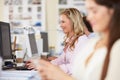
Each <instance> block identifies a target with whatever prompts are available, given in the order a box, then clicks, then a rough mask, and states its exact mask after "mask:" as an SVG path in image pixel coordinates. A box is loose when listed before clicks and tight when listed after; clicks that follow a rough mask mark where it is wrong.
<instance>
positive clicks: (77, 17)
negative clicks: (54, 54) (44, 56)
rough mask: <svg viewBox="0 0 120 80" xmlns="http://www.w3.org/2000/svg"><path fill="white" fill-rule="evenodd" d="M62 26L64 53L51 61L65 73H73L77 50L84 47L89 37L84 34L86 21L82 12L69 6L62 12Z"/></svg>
mask: <svg viewBox="0 0 120 80" xmlns="http://www.w3.org/2000/svg"><path fill="white" fill-rule="evenodd" d="M60 26H61V28H62V29H63V32H64V33H65V35H66V36H65V40H64V50H63V53H62V54H61V55H60V56H59V57H58V58H56V59H55V60H52V61H51V63H52V64H54V65H57V66H59V67H60V68H61V69H62V70H63V71H64V72H65V73H68V74H71V68H72V62H73V60H74V56H76V55H77V54H76V51H78V49H79V50H80V49H82V47H83V45H84V44H85V43H86V41H87V39H88V37H87V36H86V35H85V34H84V28H83V27H84V26H85V24H84V22H83V19H82V16H81V14H80V12H79V11H78V10H77V9H75V8H68V9H65V10H63V11H62V12H61V14H60Z"/></svg>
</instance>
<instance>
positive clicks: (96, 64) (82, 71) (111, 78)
mask: <svg viewBox="0 0 120 80" xmlns="http://www.w3.org/2000/svg"><path fill="white" fill-rule="evenodd" d="M98 40H99V38H95V39H92V40H90V42H89V43H88V45H86V47H85V48H84V49H83V50H82V51H81V52H80V54H78V56H76V59H75V61H74V65H73V69H72V73H73V75H72V76H73V77H74V78H75V80H100V77H101V72H102V68H103V63H104V59H105V56H106V54H107V48H106V47H105V46H104V47H101V48H99V49H97V50H96V51H95V53H94V55H93V56H92V58H91V59H90V61H89V63H88V64H87V66H86V65H85V61H86V59H87V58H88V56H89V55H90V53H92V52H93V50H94V47H95V45H96V43H97V41H98ZM110 55H111V56H110V64H109V68H108V74H107V76H106V78H105V80H120V39H119V40H117V41H116V42H115V43H114V45H113V48H112V51H111V54H110Z"/></svg>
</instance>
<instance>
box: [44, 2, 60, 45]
mask: <svg viewBox="0 0 120 80" xmlns="http://www.w3.org/2000/svg"><path fill="white" fill-rule="evenodd" d="M46 8H47V11H46V13H47V15H46V16H47V19H46V20H47V22H46V26H47V31H48V34H49V46H54V47H56V40H57V35H56V34H57V31H56V30H57V25H58V24H57V23H58V17H57V15H58V0H47V4H46Z"/></svg>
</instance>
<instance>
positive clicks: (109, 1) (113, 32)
mask: <svg viewBox="0 0 120 80" xmlns="http://www.w3.org/2000/svg"><path fill="white" fill-rule="evenodd" d="M95 2H96V3H97V4H99V5H102V6H105V7H107V8H112V9H113V10H114V13H113V16H112V18H111V22H110V23H109V31H110V33H109V39H108V40H109V41H108V46H107V49H108V52H107V55H106V58H105V61H104V65H103V70H102V74H101V80H104V79H105V77H106V75H107V70H108V66H109V62H110V51H111V48H112V46H113V44H114V43H115V41H116V40H118V39H119V38H120V0H95Z"/></svg>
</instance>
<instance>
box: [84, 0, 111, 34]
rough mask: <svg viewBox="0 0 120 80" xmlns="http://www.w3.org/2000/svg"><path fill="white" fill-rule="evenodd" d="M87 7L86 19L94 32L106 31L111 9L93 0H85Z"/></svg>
mask: <svg viewBox="0 0 120 80" xmlns="http://www.w3.org/2000/svg"><path fill="white" fill-rule="evenodd" d="M86 7H87V9H88V16H87V20H88V21H89V22H90V24H91V26H92V28H93V30H94V31H95V32H106V31H108V27H109V26H108V25H109V23H110V20H111V17H112V15H113V10H112V9H109V8H107V7H105V6H101V5H98V4H96V3H95V1H94V0H86Z"/></svg>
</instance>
